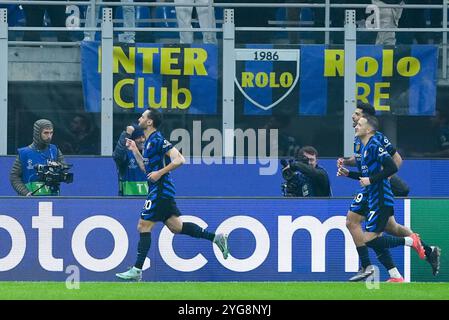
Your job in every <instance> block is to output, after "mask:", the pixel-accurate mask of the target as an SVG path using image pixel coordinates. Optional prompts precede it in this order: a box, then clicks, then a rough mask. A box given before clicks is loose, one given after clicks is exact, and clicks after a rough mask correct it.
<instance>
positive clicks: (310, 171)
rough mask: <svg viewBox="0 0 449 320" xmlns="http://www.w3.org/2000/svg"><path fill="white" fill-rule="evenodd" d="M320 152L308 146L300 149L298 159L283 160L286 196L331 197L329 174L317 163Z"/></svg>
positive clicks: (283, 185) (284, 193)
mask: <svg viewBox="0 0 449 320" xmlns="http://www.w3.org/2000/svg"><path fill="white" fill-rule="evenodd" d="M317 157H318V152H317V151H316V149H315V148H314V147H310V146H306V147H303V148H301V149H300V150H299V151H298V156H297V159H296V160H290V161H288V162H287V161H286V160H282V161H281V163H282V166H283V167H284V169H283V170H282V176H283V178H284V179H285V182H284V183H283V184H282V191H283V195H284V197H330V196H331V195H332V192H331V188H330V182H329V176H328V174H327V172H326V170H324V168H322V167H320V166H319V165H318V164H317Z"/></svg>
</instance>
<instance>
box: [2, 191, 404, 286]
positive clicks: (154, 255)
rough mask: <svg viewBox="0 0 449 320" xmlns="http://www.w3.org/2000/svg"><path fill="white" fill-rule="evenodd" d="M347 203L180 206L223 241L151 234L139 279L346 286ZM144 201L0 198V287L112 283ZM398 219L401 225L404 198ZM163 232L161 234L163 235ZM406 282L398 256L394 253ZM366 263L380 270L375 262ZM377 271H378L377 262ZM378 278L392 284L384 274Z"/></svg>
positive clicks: (128, 251)
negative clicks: (223, 246)
mask: <svg viewBox="0 0 449 320" xmlns="http://www.w3.org/2000/svg"><path fill="white" fill-rule="evenodd" d="M350 202H351V200H350V199H346V200H341V199H340V200H298V199H296V200H293V199H278V200H276V199H190V200H187V199H183V200H178V206H179V208H180V210H181V212H182V213H183V220H184V221H190V222H194V223H196V224H198V225H200V226H201V227H202V228H206V227H207V228H208V230H210V231H212V232H217V233H218V232H224V233H227V234H229V249H230V257H229V258H228V259H227V260H224V259H223V256H222V254H221V252H220V251H219V249H218V248H217V247H216V246H215V245H213V244H212V242H210V241H208V240H205V239H195V238H191V237H188V236H186V235H175V236H174V235H173V234H172V233H171V232H170V231H169V230H168V229H167V228H166V227H164V226H163V225H162V224H157V225H156V227H155V228H154V229H153V231H152V233H151V237H152V245H151V248H150V251H149V253H148V255H147V257H148V258H147V261H146V263H145V264H144V269H146V270H145V271H144V273H143V280H144V281H346V280H347V279H348V277H350V276H351V275H353V274H354V273H355V272H356V271H357V270H358V256H357V251H356V248H355V246H354V244H353V241H352V238H351V235H350V234H349V231H348V229H347V228H346V218H345V215H346V212H347V209H348V206H349V204H350ZM143 204H144V201H143V200H141V199H105V198H97V199H56V198H55V199H52V198H49V199H31V198H30V199H17V198H9V199H2V211H1V213H0V243H1V244H2V245H1V246H0V271H1V272H0V281H5V280H6V281H64V280H66V279H67V278H68V277H69V274H70V273H71V272H74V270H75V271H78V272H79V273H78V274H79V280H80V281H116V280H117V279H116V277H115V273H117V272H122V271H124V270H126V269H127V268H128V267H129V266H131V265H133V264H134V262H135V258H136V252H137V242H138V238H139V237H138V233H137V230H136V224H137V221H138V219H139V217H140V209H141V207H142V206H143ZM395 218H396V220H397V222H398V223H403V222H404V204H403V200H398V201H397V202H396V206H395ZM162 227H163V228H162ZM391 252H392V256H393V259H394V262H395V263H396V265H397V267H398V270H399V271H400V272H401V273H402V274H404V249H403V248H402V247H400V248H395V249H392V250H391ZM371 258H372V262H373V263H375V264H378V262H377V259H376V258H375V256H374V255H372V256H371ZM378 265H379V264H378ZM380 270H381V280H385V279H387V278H388V275H387V273H386V272H385V270H383V268H382V267H380Z"/></svg>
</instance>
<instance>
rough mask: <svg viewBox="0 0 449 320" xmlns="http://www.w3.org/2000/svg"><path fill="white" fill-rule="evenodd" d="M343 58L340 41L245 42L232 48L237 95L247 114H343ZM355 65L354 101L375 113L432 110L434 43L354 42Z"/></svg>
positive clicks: (435, 55) (435, 60) (435, 49)
mask: <svg viewBox="0 0 449 320" xmlns="http://www.w3.org/2000/svg"><path fill="white" fill-rule="evenodd" d="M344 60H345V52H344V49H343V48H342V47H329V46H325V45H303V46H300V47H299V48H294V47H292V46H289V47H288V49H286V47H285V46H270V45H247V46H246V47H245V48H242V49H236V66H237V67H236V79H235V82H236V86H237V89H238V90H236V92H237V93H236V96H237V97H236V99H237V101H238V102H241V104H242V105H243V114H245V115H272V114H288V115H291V116H298V115H310V116H316V115H326V114H341V112H342V111H343V101H344V72H345V68H344ZM354 68H355V69H356V75H357V79H356V81H357V83H356V99H357V101H360V102H365V103H370V104H372V105H373V106H374V107H375V108H376V110H377V111H378V113H392V114H397V115H433V114H434V113H435V104H436V85H437V68H438V47H437V46H433V45H411V46H396V47H394V48H393V47H383V46H377V45H358V46H357V60H356V65H355V66H354ZM239 99H240V100H239ZM242 99H243V100H244V101H242ZM292 106H295V108H292Z"/></svg>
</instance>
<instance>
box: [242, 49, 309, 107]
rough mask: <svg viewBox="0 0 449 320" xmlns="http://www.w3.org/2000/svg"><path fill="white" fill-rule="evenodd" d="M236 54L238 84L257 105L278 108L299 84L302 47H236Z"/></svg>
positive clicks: (245, 94) (246, 96)
mask: <svg viewBox="0 0 449 320" xmlns="http://www.w3.org/2000/svg"><path fill="white" fill-rule="evenodd" d="M235 53H236V57H235V60H236V64H237V67H236V76H235V79H234V81H235V84H236V85H237V87H238V88H239V90H240V92H241V93H242V94H243V96H244V97H245V98H246V99H247V100H249V101H250V102H251V103H252V104H254V105H255V106H256V107H258V108H261V109H263V110H269V109H271V108H274V107H275V106H276V105H278V104H279V103H280V102H282V101H283V100H284V99H285V98H286V97H287V96H288V95H289V94H290V93H291V92H292V90H293V89H294V88H295V87H296V84H297V83H298V80H299V65H300V51H299V49H262V48H258V49H236V50H235ZM274 91H276V92H277V94H274Z"/></svg>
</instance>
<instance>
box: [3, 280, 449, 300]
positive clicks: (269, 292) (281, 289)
mask: <svg viewBox="0 0 449 320" xmlns="http://www.w3.org/2000/svg"><path fill="white" fill-rule="evenodd" d="M0 299H1V300H8V299H9V300H11V299H20V300H33V299H39V300H53V299H57V300H102V299H105V300H106V299H107V300H127V299H132V300H140V299H144V300H309V299H313V300H334V299H338V300H360V299H361V300H408V299H422V300H427V299H432V300H449V283H402V284H401V283H380V286H379V289H371V290H369V289H367V288H366V286H365V283H342V282H332V283H331V282H216V283H214V282H169V283H167V282H140V283H132V282H129V283H128V282H124V283H121V282H81V283H80V284H79V289H70V290H69V289H67V288H66V285H65V283H64V282H0Z"/></svg>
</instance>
